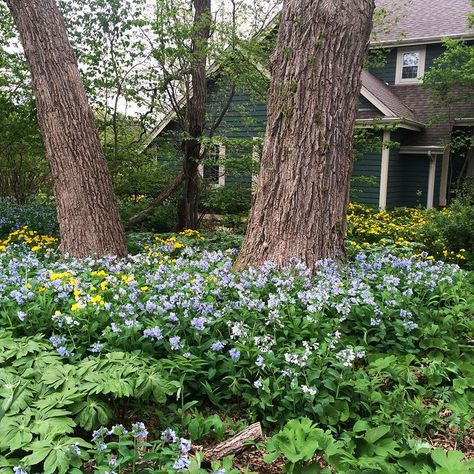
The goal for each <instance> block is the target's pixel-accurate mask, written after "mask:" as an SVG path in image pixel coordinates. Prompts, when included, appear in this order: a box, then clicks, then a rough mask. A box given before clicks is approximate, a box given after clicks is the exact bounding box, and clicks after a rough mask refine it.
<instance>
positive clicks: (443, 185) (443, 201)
mask: <svg viewBox="0 0 474 474" xmlns="http://www.w3.org/2000/svg"><path fill="white" fill-rule="evenodd" d="M449 155H450V147H449V145H446V148H445V149H444V153H443V162H442V164H441V182H440V185H439V207H446V205H447V203H448V199H447V198H448V174H449Z"/></svg>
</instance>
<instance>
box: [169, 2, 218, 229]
mask: <svg viewBox="0 0 474 474" xmlns="http://www.w3.org/2000/svg"><path fill="white" fill-rule="evenodd" d="M193 5H194V37H193V42H192V55H193V59H192V67H191V82H192V97H191V99H190V100H189V103H188V105H187V107H186V114H187V116H188V120H187V123H188V124H189V130H187V132H188V135H189V137H186V138H185V139H184V143H183V145H184V162H183V172H184V187H183V196H182V198H181V200H180V202H179V204H178V225H177V228H178V230H184V229H196V227H197V226H198V221H199V209H198V207H199V187H200V186H199V184H200V176H199V160H200V155H201V144H200V141H199V138H201V137H202V134H203V131H204V125H205V120H206V103H207V77H206V60H207V47H208V42H209V35H210V31H211V21H212V15H211V0H193Z"/></svg>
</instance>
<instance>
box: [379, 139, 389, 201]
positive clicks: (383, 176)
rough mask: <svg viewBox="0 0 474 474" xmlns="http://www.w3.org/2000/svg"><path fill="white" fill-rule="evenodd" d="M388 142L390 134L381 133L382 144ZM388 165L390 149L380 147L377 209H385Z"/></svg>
mask: <svg viewBox="0 0 474 474" xmlns="http://www.w3.org/2000/svg"><path fill="white" fill-rule="evenodd" d="M389 141H390V132H389V131H388V130H385V131H384V132H383V143H384V144H385V143H386V142H389ZM389 165H390V148H386V147H385V145H383V146H382V163H381V166H380V191H379V208H380V209H382V210H385V209H386V208H387V191H388V168H389Z"/></svg>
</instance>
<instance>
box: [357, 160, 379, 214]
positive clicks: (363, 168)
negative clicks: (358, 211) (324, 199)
mask: <svg viewBox="0 0 474 474" xmlns="http://www.w3.org/2000/svg"><path fill="white" fill-rule="evenodd" d="M381 164H382V151H380V152H373V153H368V154H366V155H364V156H363V157H362V158H359V159H358V160H356V161H355V163H354V169H353V172H352V176H353V177H358V176H364V177H371V178H375V181H376V183H375V186H368V185H365V186H364V185H362V186H361V185H358V184H355V185H354V186H353V188H354V190H353V191H354V192H353V193H352V201H354V202H358V203H361V204H367V205H368V206H373V207H377V206H378V205H379V183H380V167H381Z"/></svg>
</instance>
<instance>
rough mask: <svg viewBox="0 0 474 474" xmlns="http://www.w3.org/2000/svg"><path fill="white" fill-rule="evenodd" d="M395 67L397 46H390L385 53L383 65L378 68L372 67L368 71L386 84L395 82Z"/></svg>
mask: <svg viewBox="0 0 474 474" xmlns="http://www.w3.org/2000/svg"><path fill="white" fill-rule="evenodd" d="M396 68H397V48H392V49H390V50H389V51H388V53H387V58H386V62H385V65H384V66H383V67H380V68H373V69H371V70H370V72H371V73H372V74H373V75H374V76H375V77H378V78H379V79H380V80H381V81H384V82H386V83H388V84H394V83H395V70H396Z"/></svg>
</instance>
